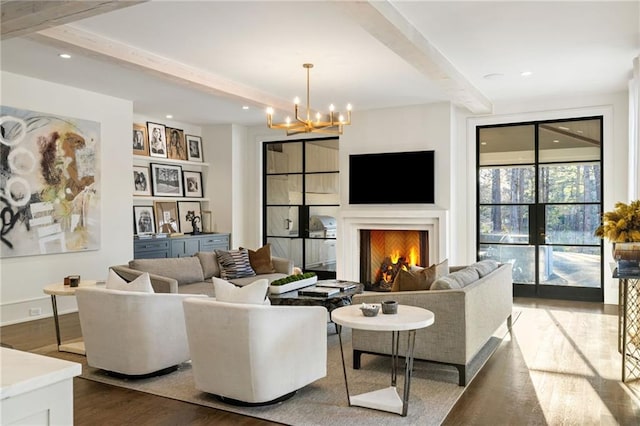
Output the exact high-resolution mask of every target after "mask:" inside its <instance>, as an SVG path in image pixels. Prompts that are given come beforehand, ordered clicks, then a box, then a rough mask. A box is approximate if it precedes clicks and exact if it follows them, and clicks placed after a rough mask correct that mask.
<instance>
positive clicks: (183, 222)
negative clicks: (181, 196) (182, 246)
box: [178, 201, 202, 234]
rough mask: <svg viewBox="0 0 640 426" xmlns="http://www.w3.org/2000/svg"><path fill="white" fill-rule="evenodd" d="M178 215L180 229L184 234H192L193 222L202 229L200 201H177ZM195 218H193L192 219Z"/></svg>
mask: <svg viewBox="0 0 640 426" xmlns="http://www.w3.org/2000/svg"><path fill="white" fill-rule="evenodd" d="M178 216H179V217H180V220H179V223H180V229H181V230H182V231H181V232H183V233H185V234H193V224H194V223H195V224H196V225H197V226H198V228H199V231H202V208H201V204H200V201H178ZM193 218H195V220H194V219H193Z"/></svg>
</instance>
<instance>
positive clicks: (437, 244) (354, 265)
mask: <svg viewBox="0 0 640 426" xmlns="http://www.w3.org/2000/svg"><path fill="white" fill-rule="evenodd" d="M448 217H449V213H448V211H447V210H443V209H439V208H429V209H424V208H422V209H420V208H406V207H400V208H398V207H373V208H357V209H353V208H343V209H341V210H340V213H339V216H338V229H337V265H336V273H337V278H339V279H344V280H351V281H358V280H359V279H360V264H359V261H360V259H359V256H360V235H359V233H360V230H361V229H392V230H426V231H429V255H430V263H439V262H441V261H443V260H444V259H446V258H447V241H448V238H447V222H448Z"/></svg>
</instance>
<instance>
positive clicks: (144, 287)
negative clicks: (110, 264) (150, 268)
mask: <svg viewBox="0 0 640 426" xmlns="http://www.w3.org/2000/svg"><path fill="white" fill-rule="evenodd" d="M105 288H106V289H109V290H123V291H137V292H140V293H155V292H154V291H153V286H152V285H151V278H149V273H148V272H145V273H143V274H142V275H140V276H139V277H138V278H136V279H135V280H133V281H131V282H130V283H128V282H126V281H125V280H124V279H122V278H121V277H120V275H118V274H116V273H115V271H114V270H113V269H109V276H108V277H107V282H106V283H105Z"/></svg>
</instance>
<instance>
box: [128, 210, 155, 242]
mask: <svg viewBox="0 0 640 426" xmlns="http://www.w3.org/2000/svg"><path fill="white" fill-rule="evenodd" d="M133 232H134V234H136V235H151V234H155V232H156V228H155V220H154V218H153V207H151V206H133Z"/></svg>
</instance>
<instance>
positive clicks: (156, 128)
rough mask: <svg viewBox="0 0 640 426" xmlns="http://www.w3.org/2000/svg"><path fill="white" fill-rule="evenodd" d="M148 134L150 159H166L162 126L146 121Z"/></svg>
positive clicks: (164, 136) (165, 140)
mask: <svg viewBox="0 0 640 426" xmlns="http://www.w3.org/2000/svg"><path fill="white" fill-rule="evenodd" d="M147 133H148V134H149V155H150V156H151V157H159V158H167V139H166V133H165V128H164V124H158V123H152V122H150V121H147Z"/></svg>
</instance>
